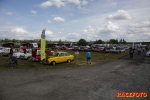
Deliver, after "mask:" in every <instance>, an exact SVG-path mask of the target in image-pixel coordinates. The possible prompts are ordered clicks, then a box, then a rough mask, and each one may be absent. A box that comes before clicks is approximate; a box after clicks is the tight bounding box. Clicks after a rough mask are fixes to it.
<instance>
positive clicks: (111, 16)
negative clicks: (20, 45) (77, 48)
mask: <svg viewBox="0 0 150 100" xmlns="http://www.w3.org/2000/svg"><path fill="white" fill-rule="evenodd" d="M44 28H46V39H47V40H60V39H61V40H68V41H73V42H74V41H78V40H79V39H81V38H82V39H85V40H87V41H90V40H91V41H93V40H98V39H101V40H103V41H107V40H109V39H118V40H120V39H125V40H126V41H128V42H143V41H144V42H146V41H148V42H150V0H0V39H5V38H8V39H40V36H41V33H42V30H43V29H44Z"/></svg>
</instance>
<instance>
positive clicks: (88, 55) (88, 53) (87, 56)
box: [86, 51, 91, 64]
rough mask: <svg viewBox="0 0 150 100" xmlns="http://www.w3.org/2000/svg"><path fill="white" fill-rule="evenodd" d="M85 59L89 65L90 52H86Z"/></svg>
mask: <svg viewBox="0 0 150 100" xmlns="http://www.w3.org/2000/svg"><path fill="white" fill-rule="evenodd" d="M86 58H87V64H88V63H90V64H91V52H90V51H87V52H86Z"/></svg>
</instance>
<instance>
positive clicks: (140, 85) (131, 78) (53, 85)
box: [0, 53, 150, 100]
mask: <svg viewBox="0 0 150 100" xmlns="http://www.w3.org/2000/svg"><path fill="white" fill-rule="evenodd" d="M143 58H144V56H143V55H137V54H136V53H135V54H134V58H133V59H129V55H128V56H125V57H123V58H120V59H117V60H114V61H111V62H108V63H103V64H99V65H94V66H90V67H80V68H65V69H54V70H47V69H41V70H1V71H0V100H150V98H149V95H150V74H149V73H150V63H149V62H148V61H145V60H143ZM117 92H146V93H147V94H148V96H147V97H146V98H144V97H140V98H136V97H133V98H117V95H116V93H117Z"/></svg>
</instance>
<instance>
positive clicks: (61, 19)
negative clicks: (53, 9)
mask: <svg viewBox="0 0 150 100" xmlns="http://www.w3.org/2000/svg"><path fill="white" fill-rule="evenodd" d="M53 20H55V21H57V22H64V21H65V19H64V18H61V17H55V18H54V19H53Z"/></svg>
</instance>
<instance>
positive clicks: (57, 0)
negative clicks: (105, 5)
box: [40, 0, 88, 8]
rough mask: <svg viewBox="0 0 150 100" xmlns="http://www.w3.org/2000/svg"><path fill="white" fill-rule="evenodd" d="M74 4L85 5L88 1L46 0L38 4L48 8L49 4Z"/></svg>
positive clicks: (60, 5) (59, 5)
mask: <svg viewBox="0 0 150 100" xmlns="http://www.w3.org/2000/svg"><path fill="white" fill-rule="evenodd" d="M71 3H73V4H75V5H86V4H88V2H87V1H86V0H82V1H81V0H48V1H45V2H43V3H41V4H40V7H42V8H48V7H51V6H56V7H58V8H60V7H62V6H66V5H69V4H71Z"/></svg>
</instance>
